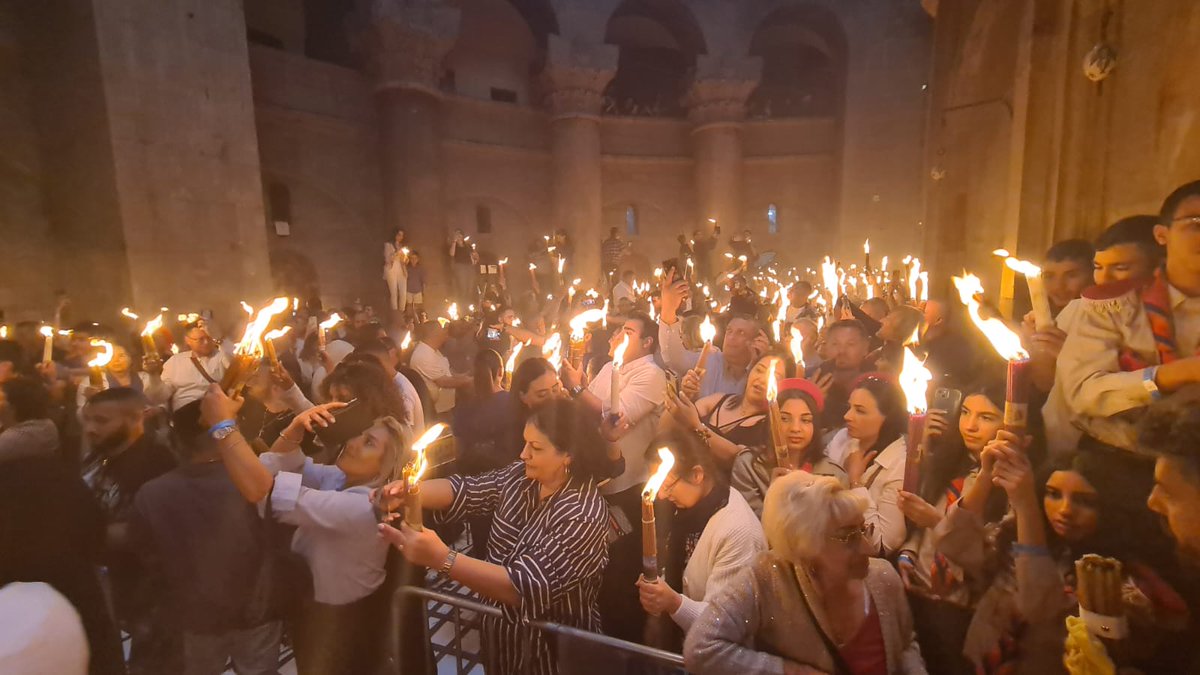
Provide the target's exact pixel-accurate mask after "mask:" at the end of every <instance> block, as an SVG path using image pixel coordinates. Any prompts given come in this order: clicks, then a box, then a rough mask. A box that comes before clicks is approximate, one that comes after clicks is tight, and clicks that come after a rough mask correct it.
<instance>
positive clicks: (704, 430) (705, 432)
mask: <svg viewBox="0 0 1200 675" xmlns="http://www.w3.org/2000/svg"><path fill="white" fill-rule="evenodd" d="M692 431H694V432H696V435H697V436H699V437H700V440H701V441H702V442H703V443H704V444H705V445H708V442H709V441H710V440H712V431H711V430H710V429H709V428H708V427H705V426H700V427H697V428H696V429H693V430H692Z"/></svg>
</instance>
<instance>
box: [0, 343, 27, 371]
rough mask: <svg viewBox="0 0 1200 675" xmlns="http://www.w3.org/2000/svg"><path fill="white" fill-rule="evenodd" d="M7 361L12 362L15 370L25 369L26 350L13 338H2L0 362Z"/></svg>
mask: <svg viewBox="0 0 1200 675" xmlns="http://www.w3.org/2000/svg"><path fill="white" fill-rule="evenodd" d="M5 362H9V363H12V364H13V370H16V371H18V372H19V371H23V370H25V352H24V351H22V350H21V345H19V344H17V343H16V342H14V341H12V340H0V363H5Z"/></svg>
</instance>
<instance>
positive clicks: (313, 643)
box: [201, 385, 411, 673]
mask: <svg viewBox="0 0 1200 675" xmlns="http://www.w3.org/2000/svg"><path fill="white" fill-rule="evenodd" d="M346 405H347V404H345V403H326V404H324V405H319V406H316V407H314V408H310V409H308V410H306V411H304V412H302V413H300V414H298V415H296V417H295V418H294V419H293V420H292V423H291V424H290V425H288V427H287V429H285V430H284V431H283V433H281V434H280V435H279V439H278V440H276V441H275V444H274V445H272V446H271V450H270V451H269V452H265V453H263V454H262V455H261V456H257V457H256V456H255V455H254V450H253V449H252V448H251V447H250V444H249V443H248V442H247V441H246V439H245V438H244V437H243V436H242V434H241V433H240V432H239V431H238V429H237V424H236V418H237V412H238V409H239V408H240V407H241V401H240V400H233V399H230V398H229V397H228V396H226V395H225V392H223V391H221V388H220V386H218V385H212V386H211V387H210V388H209V391H208V394H207V395H206V396H205V397H204V400H203V402H202V404H201V420H202V421H203V423H204V424H206V425H208V426H209V435H210V436H211V437H212V438H214V439H215V440H216V441H217V445H218V447H219V448H220V450H221V459H222V460H223V461H224V462H225V468H226V470H227V471H228V472H229V477H230V479H231V480H232V481H233V484H234V485H235V486H237V489H238V491H239V492H241V493H242V496H243V497H245V498H246V501H248V502H251V503H253V504H258V505H259V506H260V509H262V510H264V511H265V512H266V513H268V514H271V515H273V517H274V518H275V519H276V520H278V521H279V522H281V523H285V524H287V525H294V526H295V527H296V532H295V534H294V535H293V537H292V551H293V552H295V553H297V554H298V555H300V556H301V557H302V558H304V560H305V562H307V563H308V568H309V571H310V572H311V573H312V595H311V597H310V598H305V600H306V601H305V602H304V603H303V607H302V609H301V610H300V612H299V616H298V617H297V625H295V626H293V628H292V636H293V639H294V640H295V645H294V646H295V650H296V663H297V666H298V669H299V671H300V672H301V673H362V672H369V671H370V670H371V669H372V668H373V667H374V660H375V657H376V655H377V654H378V652H379V649H380V647H381V645H383V644H384V642H383V641H384V636H383V634H382V628H383V627H384V626H385V625H386V622H385V621H383V620H382V617H383V616H384V615H385V612H386V601H387V598H385V597H383V596H382V595H380V594H376V593H375V591H376V590H377V589H378V588H379V587H380V585H382V584H383V580H384V576H385V570H384V567H385V563H386V561H387V551H388V544H387V542H386V541H384V540H383V539H381V538H379V537H378V536H377V535H376V530H375V527H376V524H377V522H378V521H377V520H376V514H375V509H374V507H373V505H372V504H371V499H370V495H371V490H372V489H374V488H377V487H380V486H383V485H385V484H386V483H387V482H388V481H389V480H392V479H393V478H395V477H396V476H397V475H398V474H399V470H400V468H401V467H402V466H404V463H405V461H407V459H408V448H409V446H410V445H411V438H410V436H409V433H408V431H407V428H406V427H404V426H403V425H402V424H400V422H398V421H397V420H396V419H395V418H394V417H381V418H379V419H377V420H375V422H374V423H373V424H372V425H371V426H370V427H369V428H367V429H366V430H365V431H363V432H361V433H359V434H358V435H357V436H355V437H353V438H351V439H350V440H348V441H346V442H345V443H344V444H343V445H342V447H341V448H340V450H339V451H338V452H337V459H336V460H335V462H334V463H333V464H332V465H323V464H316V463H314V462H313V461H312V459H311V458H309V457H306V456H305V455H304V453H303V452H302V451H301V450H300V443H301V441H302V440H303V439H304V436H305V434H306V433H311V432H315V431H316V430H317V429H318V428H322V427H328V426H330V425H332V424H335V423H336V422H337V418H336V417H335V416H334V414H333V411H335V410H337V409H339V408H343V407H345V406H346Z"/></svg>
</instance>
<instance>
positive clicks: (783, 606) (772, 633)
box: [684, 472, 926, 675]
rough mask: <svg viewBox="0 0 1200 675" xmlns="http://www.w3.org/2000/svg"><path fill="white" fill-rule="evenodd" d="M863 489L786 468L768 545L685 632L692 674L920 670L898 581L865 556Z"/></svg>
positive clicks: (883, 674) (774, 497)
mask: <svg viewBox="0 0 1200 675" xmlns="http://www.w3.org/2000/svg"><path fill="white" fill-rule="evenodd" d="M865 509H866V504H865V503H864V501H863V499H862V497H861V496H859V495H857V494H855V493H854V492H851V491H849V490H847V489H845V488H843V487H842V486H841V484H839V483H838V481H837V480H836V479H834V478H830V477H816V476H813V475H811V474H808V473H804V472H793V473H790V474H788V475H786V476H783V477H781V478H778V479H777V480H776V481H775V482H774V484H772V485H771V488H770V490H768V491H767V496H766V503H765V505H764V507H763V529H764V530H765V531H766V535H767V543H768V545H769V546H770V547H771V551H770V552H768V553H764V554H762V555H761V556H759V557H758V559H757V560H755V562H754V564H752V565H750V566H748V567H746V568H745V569H743V570H742V571H741V572H740V573H739V574H738V576H737V577H736V578H735V579H734V580H733V581H732V582H731V583H729V585H727V586H726V587H725V588H724V590H722V591H721V593H720V594H719V595H717V596H716V597H714V598H713V599H712V600H711V601H710V602H709V604H708V608H707V609H705V611H704V613H703V614H702V615H701V616H700V619H699V620H697V621H696V623H695V624H694V625H693V626H692V629H691V631H689V632H688V636H687V642H686V644H685V646H684V658H685V660H686V662H687V669H688V671H689V672H692V673H696V674H697V675H708V674H724V673H728V674H730V675H735V674H736V675H742V674H743V673H778V674H783V675H817V674H819V673H838V674H842V673H845V674H846V675H850V674H853V675H867V674H870V675H889V674H892V673H905V674H915V673H925V672H926V670H925V664H924V662H923V661H922V660H921V652H920V648H919V647H918V646H917V641H916V635H915V633H914V632H913V623H912V614H911V613H910V612H909V609H908V602H907V600H906V598H905V596H904V585H903V584H902V583H901V581H900V577H899V575H898V574H897V573H896V571H895V570H894V569H892V567H891V565H889V564H888V563H887V562H885V561H883V560H880V559H878V558H872V557H871V554H872V552H873V549H872V546H871V544H870V541H871V532H870V529H871V526H870V525H869V524H867V522H866V520H865V518H864V515H863V514H864V511H865Z"/></svg>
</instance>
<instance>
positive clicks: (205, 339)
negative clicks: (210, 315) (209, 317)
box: [185, 333, 216, 344]
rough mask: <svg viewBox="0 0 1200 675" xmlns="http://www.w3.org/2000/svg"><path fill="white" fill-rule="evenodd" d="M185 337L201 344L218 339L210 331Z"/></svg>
mask: <svg viewBox="0 0 1200 675" xmlns="http://www.w3.org/2000/svg"><path fill="white" fill-rule="evenodd" d="M185 337H186V338H187V339H188V341H190V342H199V343H200V344H204V343H206V342H216V340H214V339H213V336H211V335H209V334H208V333H203V334H201V335H187V336H185Z"/></svg>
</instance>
